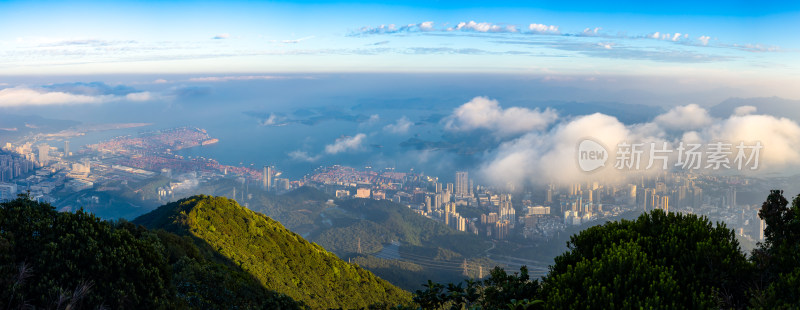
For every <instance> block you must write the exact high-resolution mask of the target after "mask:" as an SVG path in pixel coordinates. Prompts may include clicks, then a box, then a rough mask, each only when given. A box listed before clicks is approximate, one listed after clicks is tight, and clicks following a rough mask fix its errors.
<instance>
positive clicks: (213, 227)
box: [133, 196, 411, 309]
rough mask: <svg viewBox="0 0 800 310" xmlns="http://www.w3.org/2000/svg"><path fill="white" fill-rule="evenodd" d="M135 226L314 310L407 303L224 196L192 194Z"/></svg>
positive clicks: (392, 290)
mask: <svg viewBox="0 0 800 310" xmlns="http://www.w3.org/2000/svg"><path fill="white" fill-rule="evenodd" d="M133 223H135V224H140V225H144V226H145V227H148V228H150V229H163V230H165V231H168V232H171V233H174V234H177V235H181V236H189V237H191V238H192V239H193V240H194V241H195V244H198V247H199V248H200V249H201V252H203V253H204V255H206V256H209V255H210V256H211V257H214V256H215V255H217V256H216V257H214V258H213V259H214V260H217V261H225V260H228V261H230V262H231V263H233V264H234V265H235V266H238V267H240V268H241V269H242V270H244V271H246V272H248V273H250V274H252V275H253V276H254V277H255V278H256V279H257V280H258V281H259V282H260V283H261V284H262V285H263V286H264V287H266V288H267V289H269V290H272V291H275V292H278V293H281V294H285V295H287V296H289V297H291V298H293V299H295V300H298V301H302V302H304V303H306V304H307V305H308V306H310V307H312V308H314V309H319V308H364V307H368V306H370V305H375V304H382V305H396V304H402V303H407V302H408V301H410V297H411V295H410V294H409V293H408V292H405V291H403V290H401V289H399V288H397V287H395V286H393V285H392V284H390V283H389V282H387V281H385V280H382V279H380V278H378V277H376V276H375V275H373V274H372V273H371V272H369V271H367V270H365V269H363V268H360V267H358V266H356V265H352V264H349V263H346V262H344V261H342V260H341V259H339V258H338V257H337V256H336V255H334V254H333V253H331V252H328V251H326V250H325V249H324V248H322V247H321V246H319V245H317V244H315V243H310V242H308V241H306V240H305V239H304V238H302V237H301V236H300V235H298V234H296V233H294V232H291V231H290V230H288V229H286V228H284V227H283V225H281V224H280V223H278V222H277V221H274V220H272V219H271V218H269V217H267V216H265V215H263V214H260V213H257V212H254V211H251V210H249V209H247V208H244V207H241V206H239V204H238V203H236V202H235V201H233V200H230V199H227V198H223V197H210V196H193V197H190V198H186V199H182V200H179V201H177V202H173V203H169V204H166V205H164V206H162V207H160V208H158V209H156V210H154V211H152V212H150V213H147V214H144V215H142V216H140V217H138V218H137V219H135V220H134V221H133Z"/></svg>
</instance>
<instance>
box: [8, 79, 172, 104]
mask: <svg viewBox="0 0 800 310" xmlns="http://www.w3.org/2000/svg"><path fill="white" fill-rule="evenodd" d="M155 97H156V96H155V95H154V94H152V93H150V92H146V91H137V90H134V89H131V88H128V87H125V86H117V87H111V86H108V85H105V84H103V83H69V84H54V85H46V86H42V87H37V88H32V87H25V86H18V87H11V88H5V89H0V107H23V106H43V105H63V104H99V103H106V102H111V101H150V100H153V99H155Z"/></svg>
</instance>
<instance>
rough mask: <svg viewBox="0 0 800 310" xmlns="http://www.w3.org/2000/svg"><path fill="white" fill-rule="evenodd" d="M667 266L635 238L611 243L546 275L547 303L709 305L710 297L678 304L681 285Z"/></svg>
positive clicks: (554, 305)
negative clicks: (590, 256)
mask: <svg viewBox="0 0 800 310" xmlns="http://www.w3.org/2000/svg"><path fill="white" fill-rule="evenodd" d="M674 273H675V272H674V271H673V270H672V268H670V267H666V266H659V265H656V264H653V263H652V262H651V261H650V259H649V258H648V256H647V254H646V253H644V252H643V251H642V249H641V248H640V247H639V245H637V244H636V243H635V242H627V243H624V244H622V245H618V244H612V245H611V247H609V248H607V249H605V251H604V252H603V254H602V255H600V256H598V257H595V258H593V259H591V260H583V261H580V262H578V263H577V264H575V265H574V266H568V267H567V271H566V272H563V273H559V274H555V275H551V276H550V277H549V278H548V281H547V284H546V285H547V286H546V289H545V291H546V294H547V295H546V297H545V298H546V300H547V307H548V308H552V309H612V308H621V309H642V308H643V309H679V308H687V307H690V306H694V307H697V308H711V307H713V306H714V303H713V300H711V299H699V300H697V301H698V302H699V303H697V304H694V305H686V304H684V305H681V304H680V301H681V300H680V299H678V297H680V295H681V294H682V291H683V290H684V288H683V287H682V286H681V285H679V283H678V282H677V281H676V280H675V277H674Z"/></svg>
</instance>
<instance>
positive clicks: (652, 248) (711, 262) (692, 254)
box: [544, 210, 752, 308]
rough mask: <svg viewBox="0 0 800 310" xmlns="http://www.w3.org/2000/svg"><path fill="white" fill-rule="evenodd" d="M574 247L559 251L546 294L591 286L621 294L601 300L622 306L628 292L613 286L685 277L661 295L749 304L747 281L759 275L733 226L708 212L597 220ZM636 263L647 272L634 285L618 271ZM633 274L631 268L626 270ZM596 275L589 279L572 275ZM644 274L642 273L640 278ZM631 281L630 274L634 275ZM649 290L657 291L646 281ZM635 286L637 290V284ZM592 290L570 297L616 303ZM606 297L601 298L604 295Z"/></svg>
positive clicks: (685, 301) (682, 302) (680, 301)
mask: <svg viewBox="0 0 800 310" xmlns="http://www.w3.org/2000/svg"><path fill="white" fill-rule="evenodd" d="M568 248H569V250H568V251H567V252H566V253H564V254H563V255H561V256H558V257H556V259H555V264H554V265H553V266H551V269H550V274H549V275H548V276H547V277H546V278H545V280H544V282H545V285H544V292H545V296H544V297H545V299H546V300H547V301H548V302H550V301H551V300H560V299H561V298H566V297H562V296H560V294H562V292H584V293H589V292H588V291H587V290H586V288H592V289H593V288H594V287H595V286H596V287H597V288H596V289H597V290H599V291H603V290H605V292H606V294H612V293H613V294H617V295H616V296H614V297H613V298H612V297H611V296H608V297H603V298H601V299H595V301H596V302H601V301H602V300H606V301H608V302H613V304H614V305H615V306H619V305H621V303H620V302H623V301H624V300H623V298H624V297H622V296H619V295H618V293H616V292H617V291H613V289H616V288H621V287H628V288H631V289H633V288H636V287H638V286H639V285H648V286H649V285H655V286H656V287H661V286H664V285H667V284H668V283H672V282H673V281H674V282H675V283H680V290H678V291H676V292H670V291H663V290H661V291H659V292H660V293H659V294H658V295H651V296H652V297H658V298H659V299H658V300H656V301H660V302H661V303H662V304H663V303H664V302H665V299H663V298H666V297H669V299H668V300H669V301H670V302H674V303H675V304H676V305H679V306H680V307H693V306H698V305H699V306H702V305H712V304H715V303H720V304H723V305H733V306H735V305H742V304H744V303H745V302H746V299H745V296H746V290H747V282H748V279H749V277H750V275H751V274H752V268H751V265H750V264H748V262H747V260H746V258H745V256H744V254H742V252H741V251H740V250H739V244H738V242H737V241H736V238H735V237H734V233H733V231H731V230H729V229H728V228H726V227H725V225H724V224H722V223H718V224H717V225H712V223H711V222H709V221H708V219H706V218H705V217H698V216H696V215H691V214H688V215H684V214H679V213H665V212H663V211H661V210H655V211H652V212H650V213H645V214H642V215H641V216H640V217H639V218H638V219H636V220H635V221H628V220H621V221H619V222H609V223H606V224H605V225H600V226H594V227H591V228H589V229H586V230H584V231H582V232H581V233H580V234H578V235H575V236H572V238H570V241H569V243H568ZM623 267H624V268H635V269H634V270H638V272H641V274H639V273H633V274H632V275H637V279H636V280H635V282H634V283H620V282H619V281H620V280H621V279H618V276H616V275H617V274H619V273H621V272H623V271H624V270H623V269H622V268H623ZM626 272H630V270H629V271H626ZM581 274H583V275H592V276H591V277H589V278H586V279H584V280H583V281H580V282H578V281H576V280H569V279H570V278H580V277H581ZM638 276H642V277H643V278H642V279H638ZM626 281H629V280H626ZM641 289H644V291H643V292H642V293H644V292H651V293H655V292H657V290H656V288H646V287H643V288H641ZM633 292H637V290H636V289H634V290H633ZM585 297H588V296H570V298H576V299H579V300H583V301H581V302H586V304H585V305H593V306H594V307H599V308H604V307H605V306H610V305H611V303H609V304H598V303H591V302H589V301H588V300H586V299H585ZM598 298H600V297H598Z"/></svg>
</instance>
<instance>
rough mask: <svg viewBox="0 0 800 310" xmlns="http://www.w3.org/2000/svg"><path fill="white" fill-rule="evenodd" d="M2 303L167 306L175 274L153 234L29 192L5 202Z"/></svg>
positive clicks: (0, 227) (0, 212)
mask: <svg viewBox="0 0 800 310" xmlns="http://www.w3.org/2000/svg"><path fill="white" fill-rule="evenodd" d="M0 253H2V254H0V300H2V301H3V302H4V303H5V305H4V306H5V307H7V308H28V307H34V308H56V309H67V308H70V309H76V308H96V307H103V306H104V307H109V308H113V309H124V308H132V309H164V308H168V307H169V305H170V302H169V300H170V297H171V295H172V294H171V292H170V273H169V269H168V265H167V264H166V260H165V259H164V256H163V254H162V248H161V246H160V243H158V242H157V240H156V237H155V235H154V234H150V233H141V232H135V231H129V230H127V229H120V228H117V227H115V226H114V225H112V224H111V223H110V222H106V221H103V220H100V219H99V218H97V217H95V216H94V215H92V214H90V213H86V212H84V211H83V210H79V211H77V212H75V213H59V212H56V211H55V209H54V208H53V207H52V206H50V205H49V204H46V203H38V202H35V201H31V200H30V199H28V198H27V197H20V198H18V199H16V200H13V201H10V202H5V203H2V204H0Z"/></svg>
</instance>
